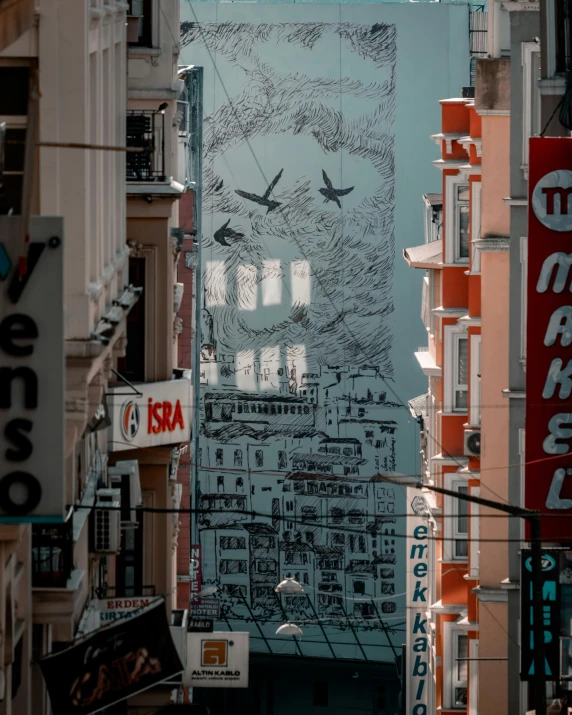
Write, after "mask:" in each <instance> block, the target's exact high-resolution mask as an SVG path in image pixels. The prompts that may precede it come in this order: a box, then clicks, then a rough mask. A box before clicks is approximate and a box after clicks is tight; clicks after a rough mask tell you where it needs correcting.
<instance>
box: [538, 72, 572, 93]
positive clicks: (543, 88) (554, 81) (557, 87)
mask: <svg viewBox="0 0 572 715" xmlns="http://www.w3.org/2000/svg"><path fill="white" fill-rule="evenodd" d="M538 86H539V88H540V94H542V95H543V96H545V97H546V96H549V95H556V96H557V97H560V96H561V95H563V94H564V92H565V91H566V77H564V75H555V76H554V77H550V78H546V79H539V80H538Z"/></svg>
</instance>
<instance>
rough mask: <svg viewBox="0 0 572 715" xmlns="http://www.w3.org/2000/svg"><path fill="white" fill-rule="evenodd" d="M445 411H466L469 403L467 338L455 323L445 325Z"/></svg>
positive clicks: (464, 332)
mask: <svg viewBox="0 0 572 715" xmlns="http://www.w3.org/2000/svg"><path fill="white" fill-rule="evenodd" d="M445 353H446V355H445V357H446V362H445V411H446V412H467V409H468V405H469V338H468V335H467V333H466V331H465V330H463V329H460V328H459V327H458V326H456V325H446V326H445Z"/></svg>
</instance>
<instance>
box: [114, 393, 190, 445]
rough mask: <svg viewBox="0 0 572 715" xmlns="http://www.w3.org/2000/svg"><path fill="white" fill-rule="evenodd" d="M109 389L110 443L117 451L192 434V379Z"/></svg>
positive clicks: (172, 441) (183, 439) (175, 441)
mask: <svg viewBox="0 0 572 715" xmlns="http://www.w3.org/2000/svg"><path fill="white" fill-rule="evenodd" d="M136 389H137V390H138V392H139V393H140V394H139V395H136V394H133V395H130V394H128V391H129V388H127V387H125V385H123V386H120V387H116V388H114V389H113V390H111V391H110V395H111V397H110V400H109V405H110V411H111V427H110V428H109V432H110V446H111V449H112V450H113V451H114V452H119V451H121V450H125V449H137V448H139V447H152V446H159V445H167V444H179V443H181V442H188V441H189V439H190V435H191V414H192V410H191V381H190V380H187V379H182V380H169V381H167V382H151V383H146V384H143V385H137V386H136Z"/></svg>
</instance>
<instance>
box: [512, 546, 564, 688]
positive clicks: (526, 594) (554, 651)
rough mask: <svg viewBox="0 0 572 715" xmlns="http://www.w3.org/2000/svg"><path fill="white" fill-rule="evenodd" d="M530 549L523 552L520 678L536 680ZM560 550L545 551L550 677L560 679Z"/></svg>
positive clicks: (544, 594) (544, 599) (544, 591)
mask: <svg viewBox="0 0 572 715" xmlns="http://www.w3.org/2000/svg"><path fill="white" fill-rule="evenodd" d="M531 553H532V552H531V550H530V549H523V550H522V552H521V554H522V555H521V558H522V565H521V566H522V568H521V578H520V597H521V609H520V613H521V618H520V625H521V641H520V642H521V646H520V657H521V660H520V677H521V679H522V680H532V679H533V678H534V607H533V603H532V556H531ZM558 564H559V553H558V551H543V552H542V628H543V631H544V649H545V655H546V676H547V678H548V680H557V679H558V674H559V669H560V583H559V577H558V574H559V567H558Z"/></svg>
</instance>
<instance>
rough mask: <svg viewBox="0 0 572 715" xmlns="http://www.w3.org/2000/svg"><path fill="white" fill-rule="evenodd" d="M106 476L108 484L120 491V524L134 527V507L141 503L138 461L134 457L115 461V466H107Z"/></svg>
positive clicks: (127, 527) (135, 517) (135, 521)
mask: <svg viewBox="0 0 572 715" xmlns="http://www.w3.org/2000/svg"><path fill="white" fill-rule="evenodd" d="M107 476H108V479H109V486H110V487H111V488H113V489H119V490H120V492H121V526H122V527H123V528H124V529H134V528H135V527H136V526H137V512H136V509H137V507H138V506H141V504H142V503H143V498H142V496H141V481H140V478H139V462H138V461H137V460H136V459H127V460H123V461H121V462H117V463H116V464H115V466H113V467H108V468H107Z"/></svg>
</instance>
